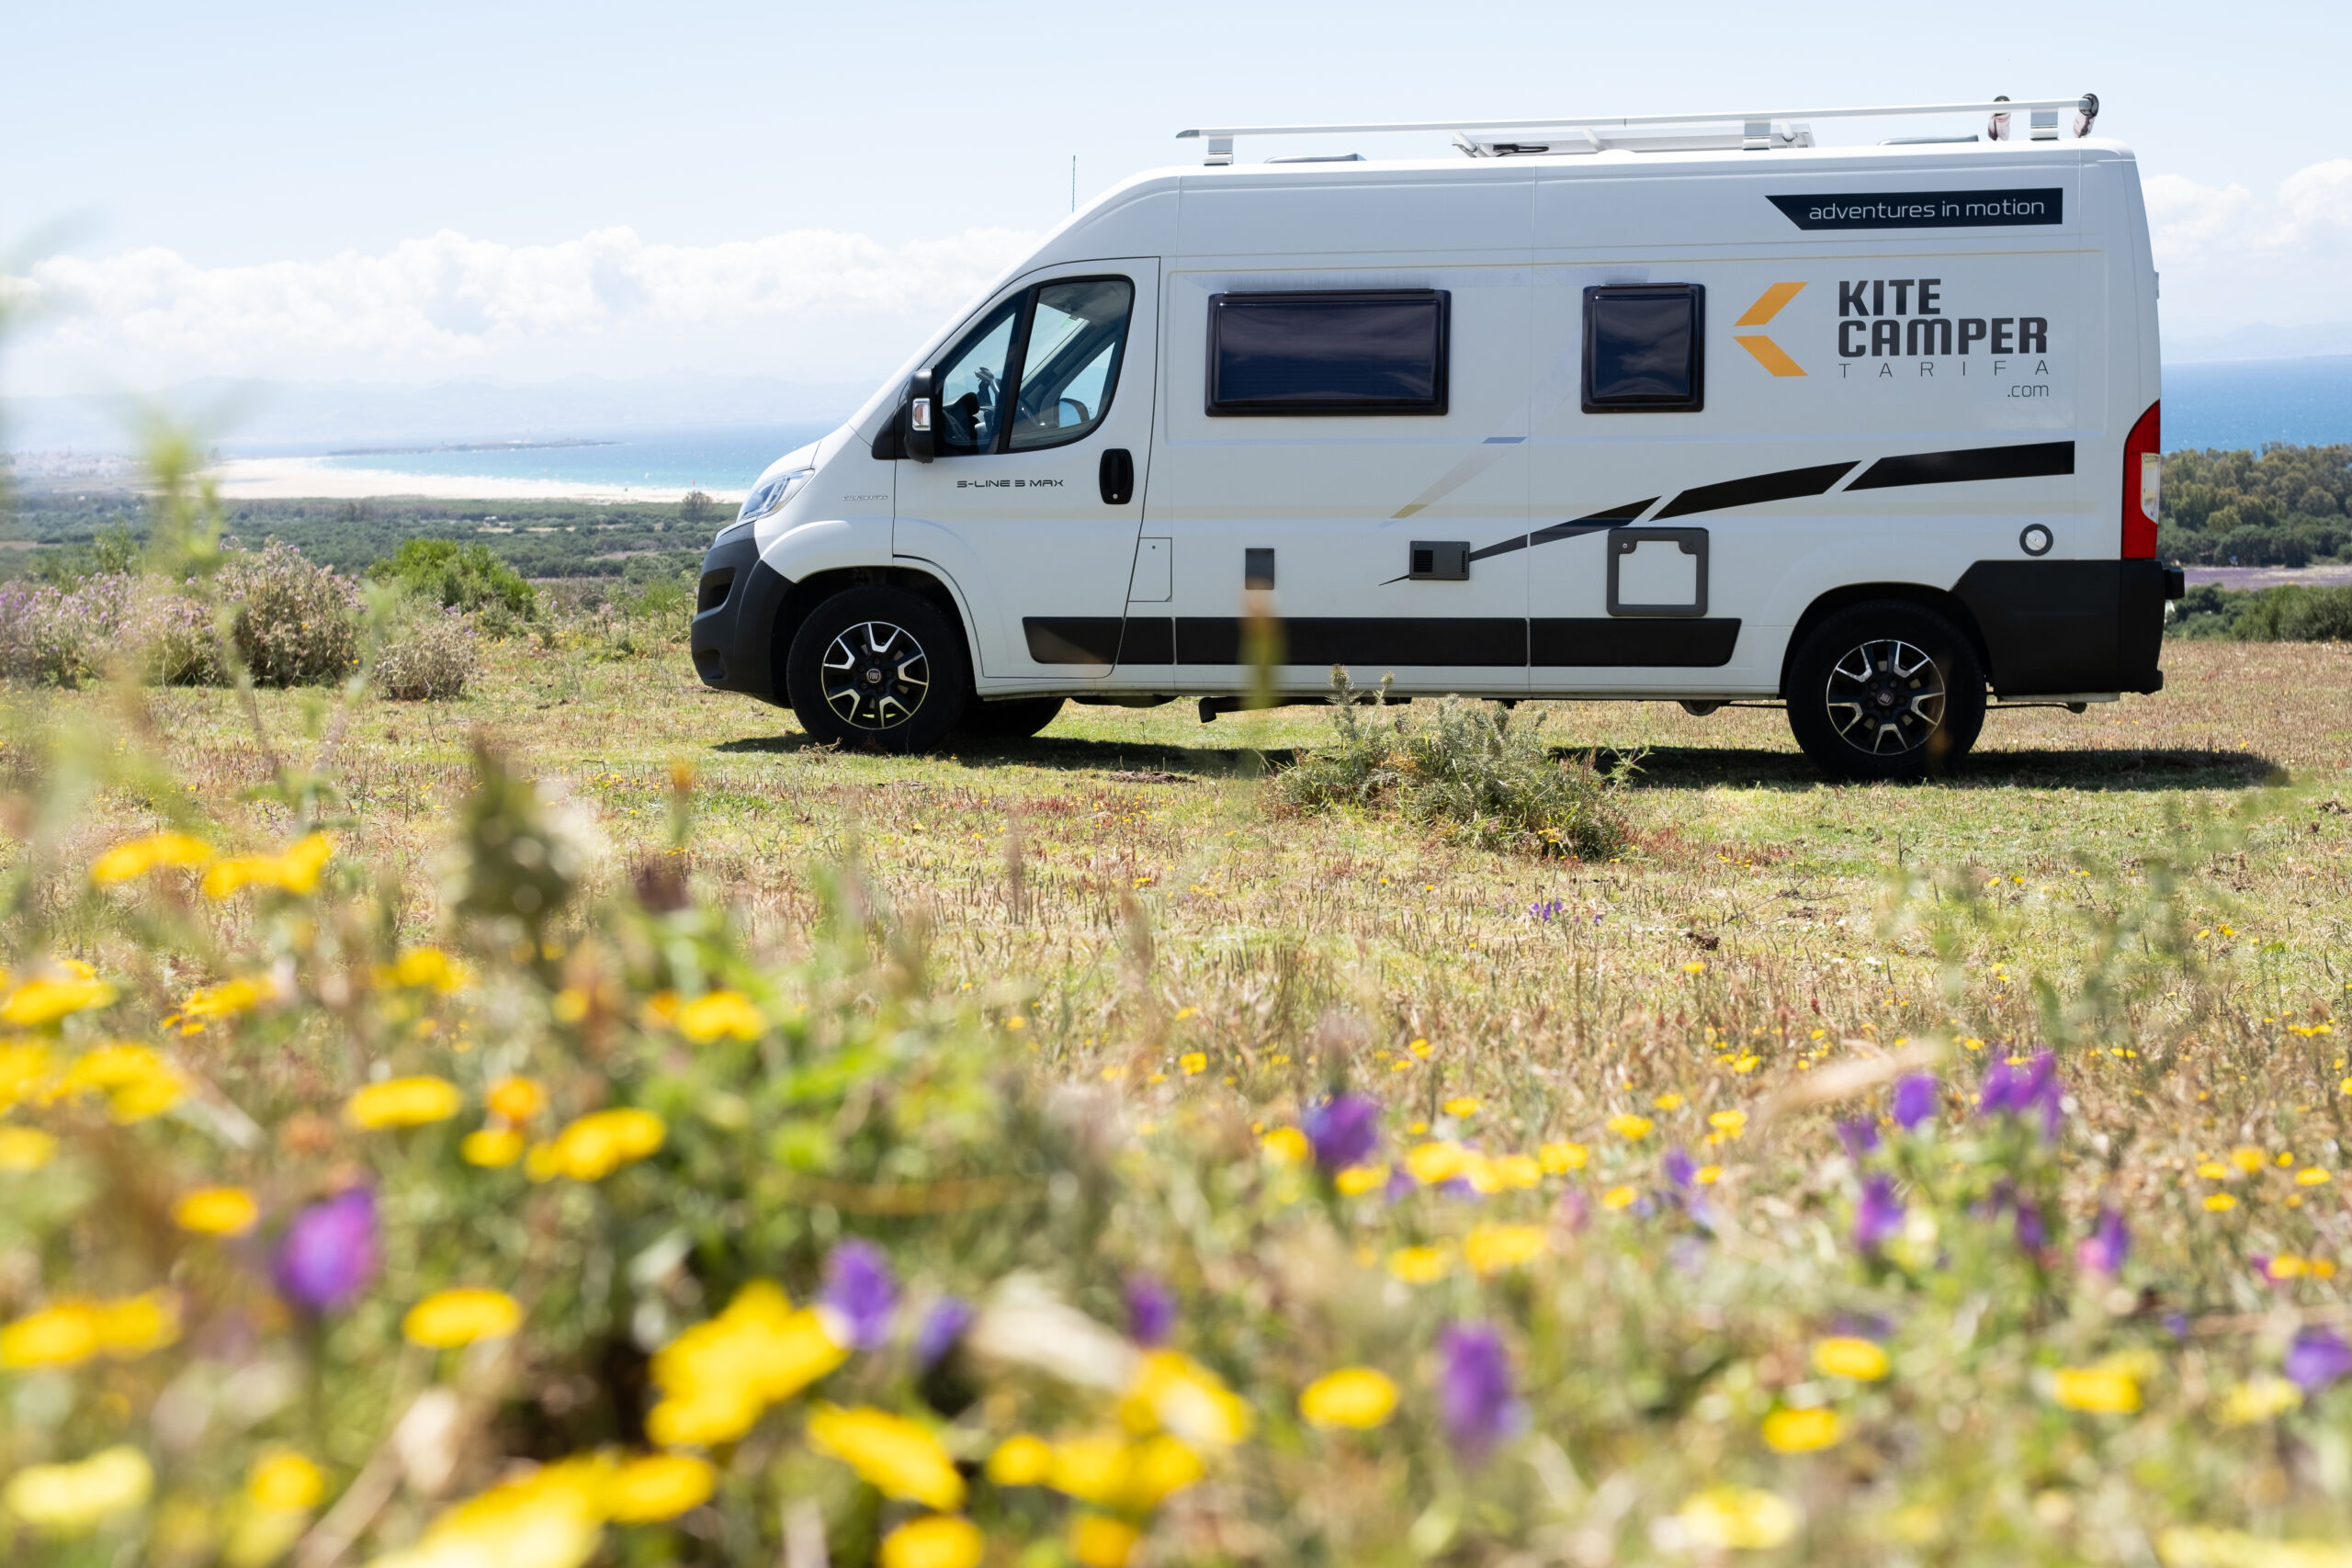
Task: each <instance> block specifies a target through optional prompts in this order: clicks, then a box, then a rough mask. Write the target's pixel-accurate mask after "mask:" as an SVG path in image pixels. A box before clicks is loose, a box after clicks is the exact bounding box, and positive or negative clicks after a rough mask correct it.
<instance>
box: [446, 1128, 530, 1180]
mask: <svg viewBox="0 0 2352 1568" xmlns="http://www.w3.org/2000/svg"><path fill="white" fill-rule="evenodd" d="M523 1143H524V1139H523V1134H522V1133H521V1132H520V1131H519V1130H518V1129H516V1128H513V1127H478V1128H476V1129H475V1130H474V1131H472V1132H470V1133H468V1134H466V1135H465V1136H464V1137H463V1138H461V1139H460V1140H458V1157H460V1158H461V1159H463V1160H464V1161H465V1162H466V1163H467V1164H468V1165H475V1166H480V1167H481V1168H483V1169H484V1170H498V1169H502V1168H504V1167H507V1166H510V1165H513V1164H514V1163H515V1161H516V1160H518V1159H521V1158H522V1157H523Z"/></svg>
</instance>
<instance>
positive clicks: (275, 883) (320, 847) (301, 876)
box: [204, 833, 334, 898]
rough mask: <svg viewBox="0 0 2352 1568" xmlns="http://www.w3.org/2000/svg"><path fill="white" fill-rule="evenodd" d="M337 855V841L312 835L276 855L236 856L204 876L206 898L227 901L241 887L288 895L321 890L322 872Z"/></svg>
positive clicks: (220, 863) (214, 864) (224, 861)
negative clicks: (286, 893)
mask: <svg viewBox="0 0 2352 1568" xmlns="http://www.w3.org/2000/svg"><path fill="white" fill-rule="evenodd" d="M333 854H334V840H333V839H330V838H328V837H327V836H326V835H325V834H324V833H312V834H310V835H309V836H307V837H305V838H303V839H301V840H299V841H298V842H296V843H294V844H293V845H291V846H289V847H288V849H287V850H285V851H284V852H282V853H279V854H274V855H235V856H232V857H231V858H229V859H227V860H222V861H216V862H214V863H213V865H212V869H211V870H209V871H208V872H206V873H205V874H204V896H205V897H208V898H227V897H232V896H233V895H234V894H236V893H237V891H238V890H239V889H241V888H245V887H254V886H259V887H277V888H281V889H283V890H284V891H286V892H288V893H300V894H310V893H315V892H317V891H318V890H319V873H320V872H322V871H323V870H324V869H326V863H327V860H328V858H329V857H330V856H332V855H333Z"/></svg>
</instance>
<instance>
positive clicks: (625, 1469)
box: [605, 1454, 718, 1525]
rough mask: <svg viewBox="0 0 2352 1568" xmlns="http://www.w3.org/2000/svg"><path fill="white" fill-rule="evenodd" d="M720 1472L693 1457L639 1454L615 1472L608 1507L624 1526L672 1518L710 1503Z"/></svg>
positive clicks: (705, 1461) (704, 1461) (609, 1490)
mask: <svg viewBox="0 0 2352 1568" xmlns="http://www.w3.org/2000/svg"><path fill="white" fill-rule="evenodd" d="M717 1487H718V1472H717V1471H715V1470H713V1469H712V1468H711V1466H710V1461H708V1460H703V1459H696V1458H695V1457H694V1456H693V1455H691V1454H640V1455H639V1456H638V1457H637V1458H635V1459H632V1460H628V1461H624V1462H623V1463H622V1465H621V1467H620V1469H618V1470H617V1471H616V1472H613V1478H612V1480H611V1481H610V1482H609V1483H607V1490H606V1492H605V1508H606V1510H607V1511H608V1512H609V1513H610V1514H611V1516H612V1517H613V1518H615V1519H616V1520H617V1521H618V1522H620V1523H622V1524H625V1525H641V1524H648V1523H650V1522H651V1521H653V1520H655V1519H673V1518H676V1517H678V1516H679V1515H680V1514H683V1513H684V1512H685V1511H686V1510H687V1509H689V1508H699V1507H701V1506H703V1505H704V1504H705V1503H707V1502H708V1501H710V1495H711V1493H712V1492H713V1491H714V1490H716V1489H717Z"/></svg>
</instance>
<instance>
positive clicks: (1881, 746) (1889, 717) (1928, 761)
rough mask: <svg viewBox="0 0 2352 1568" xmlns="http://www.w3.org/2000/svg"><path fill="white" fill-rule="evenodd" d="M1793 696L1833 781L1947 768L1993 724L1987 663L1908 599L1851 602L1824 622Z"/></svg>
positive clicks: (1800, 663)
mask: <svg viewBox="0 0 2352 1568" xmlns="http://www.w3.org/2000/svg"><path fill="white" fill-rule="evenodd" d="M1785 695H1786V697H1787V699H1788V704H1789V728H1790V729H1791V730H1792V731H1794V732H1795V735H1796V738H1797V744H1798V745H1800V746H1802V747H1804V753H1805V755H1806V756H1808V757H1811V758H1812V759H1813V760H1814V761H1815V763H1817V764H1818V765H1819V766H1820V768H1821V771H1822V772H1823V773H1827V774H1828V775H1829V776H1830V777H1832V778H1838V779H1856V780H1877V779H1884V780H1910V779H1918V778H1925V777H1926V776H1928V774H1930V773H1942V772H1943V771H1944V770H1945V769H1946V768H1949V767H1950V766H1951V764H1953V763H1954V762H1957V761H1960V759H1961V758H1962V757H1964V756H1966V755H1967V754H1968V749H1969V748H1970V747H1972V746H1973V745H1975V744H1976V737H1977V735H1978V734H1979V732H1981V731H1982V730H1983V729H1984V728H1985V666H1984V664H1983V662H1982V661H1981V660H1978V659H1977V657H1976V649H1975V647H1974V646H1973V644H1972V643H1971V642H1970V641H1969V640H1968V636H1967V634H1966V633H1964V632H1962V630H1961V629H1960V628H1959V627H1958V626H1954V625H1952V623H1951V621H1950V620H1948V619H1947V618H1945V617H1944V616H1942V615H1938V614H1936V612H1934V611H1933V610H1930V609H1928V608H1926V607H1924V606H1922V605H1918V604H1905V603H1903V602H1902V601H1900V600H1872V601H1870V602H1868V603H1865V604H1851V605H1849V606H1847V607H1846V608H1845V609H1843V610H1840V611H1838V613H1837V614H1835V615H1831V616H1830V617H1829V618H1828V619H1826V620H1825V621H1823V622H1822V623H1821V625H1819V626H1815V628H1814V629H1813V630H1812V632H1811V633H1810V634H1808V635H1807V636H1806V637H1805V639H1804V645H1803V646H1802V647H1800V648H1799V649H1797V653H1796V657H1795V658H1794V659H1792V660H1790V661H1789V689H1788V691H1787V692H1786V694H1785Z"/></svg>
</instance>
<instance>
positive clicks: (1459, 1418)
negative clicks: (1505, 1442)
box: [1437, 1323, 1526, 1459]
mask: <svg viewBox="0 0 2352 1568" xmlns="http://www.w3.org/2000/svg"><path fill="white" fill-rule="evenodd" d="M1437 1352H1438V1356H1439V1359H1441V1361H1442V1363H1443V1365H1442V1368H1441V1370H1440V1371H1439V1375H1438V1376H1439V1381H1438V1410H1439V1414H1440V1415H1441V1416H1443V1417H1444V1420H1445V1429H1446V1433H1447V1435H1448V1436H1450V1437H1451V1438H1453V1446H1454V1447H1455V1449H1457V1450H1460V1451H1461V1453H1462V1455H1463V1456H1464V1458H1466V1459H1477V1458H1479V1457H1481V1456H1482V1455H1484V1454H1485V1453H1486V1451H1487V1450H1488V1449H1491V1448H1493V1447H1494V1446H1495V1444H1496V1443H1498V1442H1499V1441H1501V1440H1502V1439H1503V1438H1507V1437H1509V1436H1510V1435H1511V1434H1512V1433H1513V1432H1515V1431H1517V1430H1518V1429H1519V1427H1520V1426H1521V1423H1522V1422H1523V1421H1524V1420H1525V1418H1526V1407H1525V1406H1524V1405H1522V1404H1520V1402H1519V1393H1518V1390H1517V1388H1516V1387H1515V1386H1514V1384H1513V1381H1512V1378H1511V1371H1510V1353H1509V1352H1507V1351H1506V1350H1505V1349H1504V1348H1503V1342H1502V1337H1501V1336H1499V1335H1498V1334H1497V1333H1496V1332H1495V1331H1494V1330H1493V1329H1492V1328H1490V1327H1488V1326H1487V1325H1485V1324H1483V1323H1469V1324H1462V1323H1456V1324H1450V1325H1447V1326H1446V1327H1445V1328H1443V1329H1442V1330H1441V1331H1440V1332H1439V1334H1438V1337H1437Z"/></svg>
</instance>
